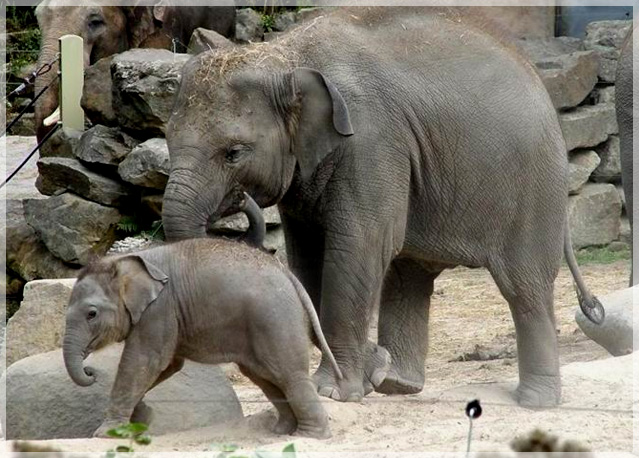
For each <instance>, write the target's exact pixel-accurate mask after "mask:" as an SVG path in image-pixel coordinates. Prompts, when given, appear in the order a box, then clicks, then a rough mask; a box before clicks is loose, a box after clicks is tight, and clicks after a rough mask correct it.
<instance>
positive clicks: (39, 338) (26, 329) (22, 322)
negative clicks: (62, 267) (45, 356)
mask: <svg viewBox="0 0 639 458" xmlns="http://www.w3.org/2000/svg"><path fill="white" fill-rule="evenodd" d="M74 284H75V278H66V279H60V280H36V281H30V282H29V283H27V284H26V285H25V287H24V291H23V299H22V303H21V304H20V309H19V310H18V311H17V312H16V313H15V314H14V315H13V316H12V317H11V318H10V319H9V321H8V322H7V366H10V365H11V364H13V363H14V362H16V361H18V360H20V359H22V358H26V357H28V356H32V355H38V354H40V353H46V352H48V351H52V350H55V349H56V348H61V347H62V337H63V336H64V319H65V318H64V314H65V311H66V308H67V305H68V304H69V297H70V296H71V289H73V285H74Z"/></svg>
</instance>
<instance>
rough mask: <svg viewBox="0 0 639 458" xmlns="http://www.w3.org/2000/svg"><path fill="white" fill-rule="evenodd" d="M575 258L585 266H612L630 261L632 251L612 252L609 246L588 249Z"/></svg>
mask: <svg viewBox="0 0 639 458" xmlns="http://www.w3.org/2000/svg"><path fill="white" fill-rule="evenodd" d="M575 257H576V258H577V262H578V263H579V264H580V265H583V264H612V263H613V262H617V261H626V260H629V259H630V249H629V248H627V247H626V248H623V249H619V250H611V249H610V247H609V246H604V247H588V248H584V249H582V250H579V251H578V252H577V253H576V254H575Z"/></svg>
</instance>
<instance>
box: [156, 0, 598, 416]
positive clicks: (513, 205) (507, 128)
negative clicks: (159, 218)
mask: <svg viewBox="0 0 639 458" xmlns="http://www.w3.org/2000/svg"><path fill="white" fill-rule="evenodd" d="M469 17H472V12H471V13H470V15H465V14H464V13H463V11H462V12H460V11H459V10H446V9H435V8H427V9H423V8H418V9H414V8H402V7H393V8H363V7H361V8H340V9H337V10H334V11H332V12H327V13H325V14H324V15H323V16H322V17H319V18H317V19H315V20H313V22H312V23H310V24H303V25H301V26H299V27H297V28H296V29H294V30H292V31H291V32H287V34H286V35H283V36H282V37H280V38H279V39H278V40H275V41H271V42H268V43H263V44H262V43H260V44H254V45H250V46H248V47H247V48H244V49H239V50H230V51H219V52H208V53H204V54H200V55H199V56H196V57H194V58H192V59H191V60H190V61H189V62H188V63H187V64H186V65H185V67H184V69H183V78H182V82H181V88H180V90H179V94H178V96H177V100H176V105H175V108H174V112H173V114H172V116H171V118H170V121H169V126H168V129H167V140H168V145H169V151H170V156H171V173H170V178H169V182H168V186H167V188H166V193H165V196H164V210H163V212H164V213H163V221H164V228H165V233H166V235H167V236H168V237H169V238H170V239H173V240H177V239H184V238H192V237H202V236H204V235H205V228H206V223H207V221H208V220H209V219H213V220H215V219H217V218H219V217H222V216H224V215H226V214H228V213H232V212H234V211H236V201H237V196H238V195H239V192H240V191H241V190H246V191H247V192H249V193H250V194H251V195H252V196H253V197H255V200H256V202H257V203H258V204H259V205H260V206H263V207H264V206H268V205H273V204H275V203H279V208H280V212H281V215H282V219H283V224H284V229H285V235H286V244H287V253H288V256H289V265H290V266H291V267H292V268H293V271H294V272H295V273H296V275H298V277H299V278H300V280H301V281H302V283H303V284H304V286H305V287H306V289H307V290H308V292H309V294H310V295H311V298H312V299H313V302H314V304H316V305H319V306H320V319H321V322H322V328H323V330H324V332H325V334H326V338H327V341H328V342H329V345H330V347H331V349H332V350H333V353H334V354H335V357H336V359H337V361H338V363H339V365H340V367H341V368H342V371H343V373H344V378H343V379H341V380H340V379H338V378H337V377H335V375H334V374H333V373H332V371H331V368H330V366H329V364H328V360H327V359H324V360H323V361H322V364H321V366H320V368H319V369H318V371H317V373H316V374H315V380H316V381H317V383H318V386H319V392H320V394H321V395H324V396H329V397H332V398H334V399H338V400H342V401H357V400H361V399H362V397H363V396H364V395H365V394H367V393H369V392H370V391H372V390H373V389H376V390H377V391H379V392H382V393H387V394H406V393H416V392H419V391H420V390H421V389H422V388H423V385H424V361H425V358H426V352H427V345H428V314H429V304H430V297H431V295H432V293H433V283H434V281H435V279H436V278H437V276H438V275H439V273H440V272H442V270H444V269H446V268H452V267H454V266H458V265H464V266H471V267H480V266H483V267H486V268H487V269H489V271H490V272H491V274H492V276H493V278H494V279H495V281H496V282H497V285H498V286H499V288H500V290H501V292H502V294H503V295H504V297H505V298H506V299H507V301H508V303H509V305H510V309H511V312H512V316H513V319H514V322H515V327H516V331H517V346H518V355H519V377H520V382H519V387H518V388H517V393H516V394H517V397H518V400H519V402H520V403H521V404H523V405H527V406H553V405H556V404H557V403H559V401H560V391H561V384H560V375H559V358H558V352H557V336H556V330H555V318H554V313H553V283H554V280H555V277H556V275H557V272H558V270H559V266H560V262H561V257H562V247H563V248H564V249H565V253H566V256H567V257H568V260H569V264H570V266H571V269H572V270H573V275H575V277H576V279H577V283H578V285H579V291H580V294H579V295H580V298H581V300H580V302H581V305H582V308H583V309H584V311H585V313H586V314H587V315H588V316H589V317H591V319H593V320H595V321H600V320H601V319H602V318H603V309H602V308H601V306H600V304H596V302H595V301H594V300H593V298H592V297H591V296H590V294H589V293H588V291H587V290H586V288H585V286H584V285H583V282H582V281H581V278H580V277H579V272H578V269H577V268H576V265H575V263H574V256H573V253H572V250H571V247H570V242H569V237H568V236H567V234H568V232H567V225H566V204H567V196H568V192H567V180H566V171H567V161H566V146H565V143H564V139H563V136H562V132H561V129H560V127H559V123H558V120H557V115H556V113H555V109H554V108H553V105H552V103H551V100H550V98H549V96H548V94H547V92H546V89H545V88H544V85H543V83H542V82H541V81H540V79H539V77H538V76H537V74H536V72H535V69H534V68H533V66H532V65H530V64H529V63H528V62H526V61H525V60H524V59H523V58H521V57H519V56H517V55H516V54H515V53H514V51H513V50H512V49H510V48H508V47H506V46H504V45H502V43H501V42H500V41H499V40H498V39H497V38H495V37H494V36H492V35H491V34H490V33H488V32H486V31H484V30H482V29H481V28H480V27H479V26H476V25H474V24H473V22H472V21H471V20H470V19H469ZM565 234H566V236H565ZM378 299H379V302H380V310H379V327H378V329H379V331H378V338H377V340H378V344H375V343H372V342H370V341H369V340H368V335H367V334H368V331H367V330H368V327H369V320H370V317H371V313H372V310H373V307H374V305H375V303H376V302H377V301H378Z"/></svg>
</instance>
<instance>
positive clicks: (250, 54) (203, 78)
mask: <svg viewBox="0 0 639 458" xmlns="http://www.w3.org/2000/svg"><path fill="white" fill-rule="evenodd" d="M298 60H299V59H298V56H297V54H296V53H295V52H294V51H292V50H291V49H290V48H288V47H286V46H283V45H281V44H277V43H270V42H266V43H251V44H249V45H246V46H241V47H237V48H231V49H220V50H214V51H208V52H205V53H202V55H201V58H200V66H199V68H198V70H197V73H196V76H197V79H198V81H200V82H201V83H204V84H211V83H216V82H219V81H220V79H222V78H225V77H228V76H229V75H230V74H231V73H232V72H233V71H235V70H239V69H241V68H246V67H249V68H251V69H256V70H259V69H266V68H268V69H271V70H278V71H287V70H290V69H292V68H294V67H295V65H296V64H297V62H298Z"/></svg>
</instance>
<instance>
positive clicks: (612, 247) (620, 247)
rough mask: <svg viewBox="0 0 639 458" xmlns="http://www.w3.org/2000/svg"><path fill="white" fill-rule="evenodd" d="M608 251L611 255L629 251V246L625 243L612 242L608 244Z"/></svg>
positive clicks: (619, 241)
mask: <svg viewBox="0 0 639 458" xmlns="http://www.w3.org/2000/svg"><path fill="white" fill-rule="evenodd" d="M608 250H609V251H611V252H613V253H615V252H619V251H629V250H630V245H629V244H628V243H626V242H622V241H621V240H615V241H614V242H610V243H609V244H608Z"/></svg>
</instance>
